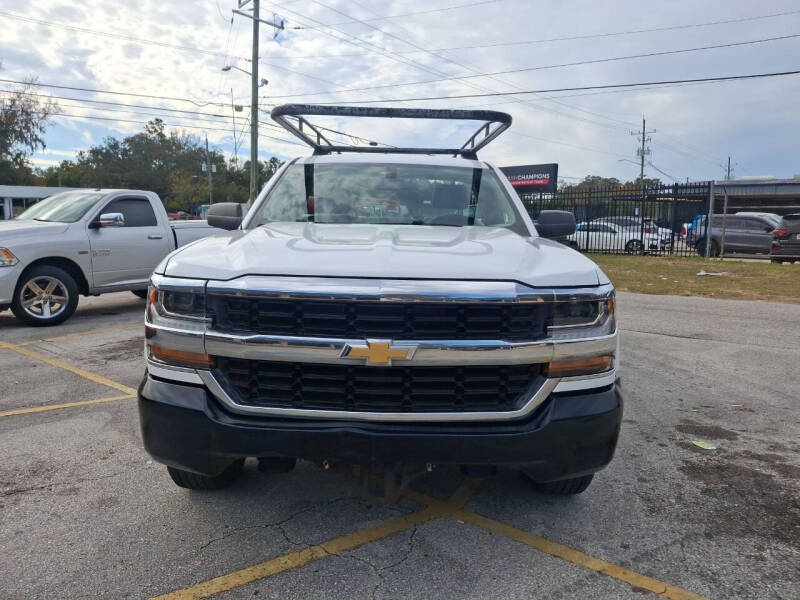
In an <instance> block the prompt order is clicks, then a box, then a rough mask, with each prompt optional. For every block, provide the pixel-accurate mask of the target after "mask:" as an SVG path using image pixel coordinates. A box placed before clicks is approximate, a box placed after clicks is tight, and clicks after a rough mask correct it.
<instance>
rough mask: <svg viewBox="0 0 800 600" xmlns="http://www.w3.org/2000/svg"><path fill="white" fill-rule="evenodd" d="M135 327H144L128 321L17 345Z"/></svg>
mask: <svg viewBox="0 0 800 600" xmlns="http://www.w3.org/2000/svg"><path fill="white" fill-rule="evenodd" d="M134 327H144V325H143V324H142V323H141V322H136V323H127V324H125V325H113V326H111V327H100V328H98V329H90V330H89V331H76V332H74V333H65V334H64V335H56V336H54V337H49V338H42V339H40V340H31V341H29V342H22V343H20V344H16V346H18V347H19V346H31V345H33V344H41V343H42V342H54V341H56V340H66V339H69V338H76V337H83V336H85V335H94V334H96V333H108V332H109V331H118V330H120V329H132V328H134Z"/></svg>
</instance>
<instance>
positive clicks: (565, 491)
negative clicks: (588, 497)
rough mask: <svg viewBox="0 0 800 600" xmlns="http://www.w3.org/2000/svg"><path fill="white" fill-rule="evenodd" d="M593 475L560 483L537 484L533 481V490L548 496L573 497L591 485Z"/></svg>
mask: <svg viewBox="0 0 800 600" xmlns="http://www.w3.org/2000/svg"><path fill="white" fill-rule="evenodd" d="M593 478H594V474H590V475H584V476H582V477H575V478H573V479H562V480H561V481H548V482H547V483H537V482H535V481H533V482H532V483H533V488H534V489H535V490H536V491H537V492H539V493H540V494H547V495H548V496H574V495H575V494H580V493H581V492H583V491H585V490H586V488H588V487H589V484H590V483H592V479H593Z"/></svg>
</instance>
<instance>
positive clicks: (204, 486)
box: [167, 458, 244, 490]
mask: <svg viewBox="0 0 800 600" xmlns="http://www.w3.org/2000/svg"><path fill="white" fill-rule="evenodd" d="M242 465H244V459H243V458H240V459H239V460H237V461H235V462H233V463H231V465H230V466H229V467H228V468H227V469H225V470H224V471H223V472H222V473H220V474H219V475H215V476H214V477H209V476H208V475H200V474H199V473H192V472H191V471H184V470H183V469H177V468H175V467H167V471H168V472H169V476H170V477H172V481H174V482H175V484H176V485H178V486H180V487H182V488H187V489H190V490H219V489H222V488H225V487H228V486H229V485H230V484H232V483H233V482H234V481H235V480H236V478H237V477H239V474H240V473H241V472H242Z"/></svg>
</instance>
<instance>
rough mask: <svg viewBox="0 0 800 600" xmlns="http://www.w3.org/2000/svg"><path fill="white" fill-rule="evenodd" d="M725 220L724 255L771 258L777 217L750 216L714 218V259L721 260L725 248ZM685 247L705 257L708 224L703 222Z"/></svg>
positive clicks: (770, 215)
mask: <svg viewBox="0 0 800 600" xmlns="http://www.w3.org/2000/svg"><path fill="white" fill-rule="evenodd" d="M723 220H724V226H725V237H724V243H725V252H726V253H728V252H735V253H742V254H769V253H770V251H771V250H772V232H773V230H774V229H775V228H776V227H777V226H778V224H779V222H780V221H779V220H778V217H777V215H772V214H770V213H757V214H756V213H751V214H735V215H714V216H712V217H711V230H710V235H711V256H719V253H720V249H721V248H722V245H723V235H722V232H723ZM686 243H687V244H688V245H690V246H693V247H694V248H695V249H696V250H697V253H698V254H700V255H701V256H705V253H706V221H705V219H703V220H702V221H700V223H699V224H698V225H697V227H695V228H694V229H693V230H692V231H691V232H689V234H688V235H687V237H686Z"/></svg>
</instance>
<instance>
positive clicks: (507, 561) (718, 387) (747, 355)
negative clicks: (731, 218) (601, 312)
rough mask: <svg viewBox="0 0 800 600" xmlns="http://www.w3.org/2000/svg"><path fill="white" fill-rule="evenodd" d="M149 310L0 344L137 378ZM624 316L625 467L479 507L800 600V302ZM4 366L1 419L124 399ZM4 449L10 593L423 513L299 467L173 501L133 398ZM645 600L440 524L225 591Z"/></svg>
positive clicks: (437, 485)
mask: <svg viewBox="0 0 800 600" xmlns="http://www.w3.org/2000/svg"><path fill="white" fill-rule="evenodd" d="M142 307H143V303H142V302H141V301H140V300H138V299H136V298H134V297H133V296H132V295H130V294H112V295H109V296H105V297H101V298H90V299H87V300H85V301H82V303H81V307H80V308H79V309H78V312H77V313H76V315H75V318H73V319H71V320H70V321H68V322H67V323H66V324H64V325H62V326H59V327H56V328H50V329H34V328H23V327H20V326H18V325H17V324H16V323H15V322H14V320H13V318H12V317H11V315H10V313H7V312H6V313H0V340H2V341H3V342H6V343H9V344H19V343H27V344H29V345H27V346H26V347H27V348H29V349H31V350H34V351H36V352H38V353H41V354H44V355H46V356H49V357H52V358H56V359H60V360H62V361H65V362H68V363H70V364H73V365H76V366H78V367H81V368H83V369H86V370H88V371H90V372H93V373H96V374H98V375H102V376H103V377H107V378H109V379H112V380H114V381H117V382H119V383H122V384H124V385H126V386H131V387H133V386H135V385H136V384H137V383H138V381H139V379H140V377H141V375H142V372H143V370H144V365H143V361H142V359H141V352H140V350H139V348H140V343H141V342H140V336H141V329H140V327H139V326H137V325H136V323H137V322H139V321H140V320H141V311H142ZM618 314H619V315H620V327H621V330H622V367H623V371H622V373H623V390H624V393H625V396H626V407H625V417H624V422H623V429H622V434H621V439H620V445H619V448H618V450H617V456H616V458H615V460H614V462H613V463H612V464H611V465H610V467H609V468H608V469H606V470H604V471H603V472H601V473H600V474H599V475H598V476H597V477H596V478H595V481H594V482H593V483H592V485H591V486H590V487H589V489H588V490H587V491H586V492H585V493H584V494H582V495H581V496H578V497H575V498H556V497H545V496H539V495H537V494H535V493H534V492H533V491H532V489H531V487H530V485H529V484H528V482H527V481H526V480H525V479H524V478H522V477H521V476H519V475H518V474H516V473H513V472H503V473H501V474H499V475H498V476H496V477H492V478H487V479H486V480H484V482H483V484H482V485H481V487H480V489H479V491H478V492H477V494H476V495H475V496H474V497H472V498H471V499H470V500H469V502H468V504H467V508H468V509H470V510H472V511H475V512H476V513H479V514H480V515H483V516H485V517H488V518H491V519H494V520H496V521H499V522H502V523H507V524H510V525H512V526H514V527H516V528H518V529H520V530H522V531H525V532H530V533H535V534H537V535H539V536H542V537H544V538H546V539H547V540H552V541H553V542H558V543H560V544H564V545H567V546H569V547H571V548H574V549H577V550H580V551H581V552H584V553H586V554H588V555H590V556H593V557H597V558H599V559H602V560H605V561H609V562H611V563H613V564H615V565H619V566H622V567H625V568H627V569H631V570H633V571H636V572H637V573H642V574H645V575H649V576H651V577H654V578H656V579H658V580H660V581H663V582H667V583H670V584H673V585H678V586H681V587H682V588H685V589H687V590H691V591H693V592H696V593H698V594H702V595H704V596H707V597H710V598H734V597H736V598H745V597H746V598H793V597H796V589H797V581H798V580H800V567H799V566H798V565H800V436H798V432H800V415H799V414H798V407H797V396H798V390H800V371H799V370H798V369H797V365H798V364H800V360H799V359H800V343H798V341H797V340H798V339H800V306H798V305H789V304H770V303H763V302H736V301H720V300H708V299H696V298H677V297H657V296H643V295H636V294H624V293H621V294H619V297H618ZM99 328H102V329H103V331H101V332H96V333H91V334H88V335H81V334H83V333H85V332H89V331H91V330H94V329H99ZM64 335H69V336H70V337H63V336H64ZM42 338H53V339H47V340H43V341H37V340H42ZM0 359H2V361H3V362H2V364H3V366H4V369H3V372H2V374H0V412H2V411H4V410H12V409H19V408H26V407H33V406H48V405H55V404H60V403H64V402H75V401H81V400H94V399H99V398H109V397H115V396H119V395H120V393H119V391H117V390H114V389H110V388H108V387H105V386H103V385H101V384H99V383H97V382H94V381H89V380H86V379H84V378H81V377H80V376H78V375H76V374H74V373H70V372H67V371H65V370H63V369H60V368H58V367H55V366H52V365H49V364H46V363H42V362H37V361H36V360H33V359H31V358H28V357H25V356H22V355H20V354H18V353H15V352H14V351H13V350H10V349H7V348H0ZM695 441H705V442H708V443H709V444H711V445H712V446H715V447H716V449H715V450H711V451H709V450H702V449H701V448H699V447H697V446H695V445H694V444H693V442H695ZM0 455H2V456H3V460H2V461H0V564H2V568H0V598H3V599H4V600H5V599H6V598H8V599H12V600H17V599H20V600H23V599H24V600H27V599H32V598H47V599H49V598H115V599H116V598H148V597H152V596H156V595H159V594H164V593H168V592H171V591H174V590H178V589H181V588H185V587H189V586H192V585H195V584H198V583H200V582H204V581H207V580H209V579H211V578H214V577H218V576H221V575H226V574H229V573H231V572H234V571H237V570H240V569H244V568H247V567H250V566H252V565H256V564H259V563H262V562H264V561H267V560H270V559H273V558H276V557H280V556H283V555H286V554H287V553H292V552H297V551H298V550H301V549H304V548H307V547H309V546H315V545H320V544H322V545H323V546H324V544H325V542H327V541H329V540H331V539H333V538H337V537H339V536H343V535H346V534H350V533H353V532H355V531H358V530H363V529H366V528H369V527H373V526H376V525H378V524H381V523H384V522H386V521H389V520H391V519H396V518H397V517H398V516H402V515H409V514H412V513H414V512H415V511H419V510H420V509H421V508H423V507H422V506H420V504H419V503H418V502H415V501H413V500H411V499H409V498H401V499H400V500H399V501H398V502H397V503H396V504H393V505H391V506H381V505H378V504H375V503H371V502H369V501H366V500H364V499H362V498H361V497H360V495H359V485H358V480H357V479H356V478H355V477H353V476H352V474H351V473H349V472H347V471H346V470H336V469H331V470H323V469H321V468H319V467H318V466H316V465H313V464H310V463H304V462H301V463H299V464H298V466H297V468H296V469H295V470H294V471H293V472H292V473H289V474H285V475H269V474H263V473H260V472H259V471H258V470H257V469H256V465H255V463H254V462H252V461H249V462H248V463H247V464H246V466H245V470H244V475H243V477H242V478H241V479H240V480H239V481H237V482H236V483H235V484H234V485H233V486H232V487H231V488H230V489H227V490H223V491H219V492H213V493H198V492H190V491H187V490H184V489H180V488H178V487H176V486H175V485H173V483H172V482H171V480H170V479H169V476H168V475H167V473H166V469H165V468H164V467H163V466H162V465H159V464H157V463H155V462H153V461H152V460H151V459H150V458H149V456H147V455H146V454H145V452H144V451H143V450H142V448H141V441H140V435H139V424H138V415H137V410H136V402H135V401H134V400H119V401H114V402H110V403H106V404H96V405H91V406H81V407H75V408H68V409H59V410H54V411H48V412H39V413H34V414H21V415H15V416H11V417H5V418H0ZM462 481H463V479H462V477H461V475H460V474H459V473H458V472H457V471H454V470H447V469H437V470H434V472H433V473H430V474H427V475H425V476H424V477H423V478H422V479H420V480H418V481H416V482H415V484H414V488H415V489H416V490H418V491H420V492H422V493H424V494H427V495H429V496H431V497H434V498H438V499H445V498H448V497H449V496H450V495H451V494H452V493H453V492H454V491H455V490H456V489H457V488H458V486H459V485H460V484H461V483H462ZM647 594H648V592H647V591H646V590H642V589H637V588H636V587H633V586H631V585H630V584H628V583H625V582H623V581H620V580H618V579H615V578H613V577H609V576H607V575H603V574H601V573H598V572H595V571H592V570H587V569H584V568H581V567H579V566H577V565H576V564H573V563H571V562H568V561H566V560H562V559H560V558H556V557H554V556H551V555H548V554H545V553H543V552H540V551H539V550H536V549H534V548H533V547H530V546H528V545H524V544H522V543H519V542H517V541H513V540H512V539H509V538H508V537H506V536H505V535H501V534H499V533H497V532H495V531H491V530H487V529H484V528H481V527H478V526H476V525H473V524H471V523H470V522H465V521H464V520H460V519H459V518H458V516H457V515H447V516H444V517H441V518H436V519H433V520H429V521H425V522H422V523H417V524H415V525H409V526H408V527H407V528H406V529H405V530H403V531H400V532H399V533H396V534H395V535H391V536H388V537H384V538H382V539H378V540H377V541H372V542H370V543H366V544H364V545H361V546H359V547H356V548H354V549H351V550H347V551H342V552H340V553H338V554H337V553H328V554H325V555H324V556H323V557H321V558H319V560H315V561H312V562H309V563H308V564H306V565H305V566H302V567H300V568H297V569H290V570H284V571H283V572H280V573H278V574H276V575H274V576H271V577H268V578H265V579H260V580H257V581H254V582H252V583H247V584H246V585H243V586H241V587H237V588H235V589H230V590H229V591H225V592H223V593H220V594H218V595H217V596H215V597H217V598H226V599H227V598H259V599H261V598H276V599H277V598H280V599H289V598H310V597H313V598H331V599H337V598H368V599H372V600H379V599H383V598H397V597H403V598H431V597H441V598H485V597H492V598H499V597H502V598H532V597H540V598H562V599H566V598H575V597H589V596H595V597H599V598H604V599H605V598H634V599H637V600H638V599H641V598H642V597H647ZM654 597H655V596H654Z"/></svg>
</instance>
